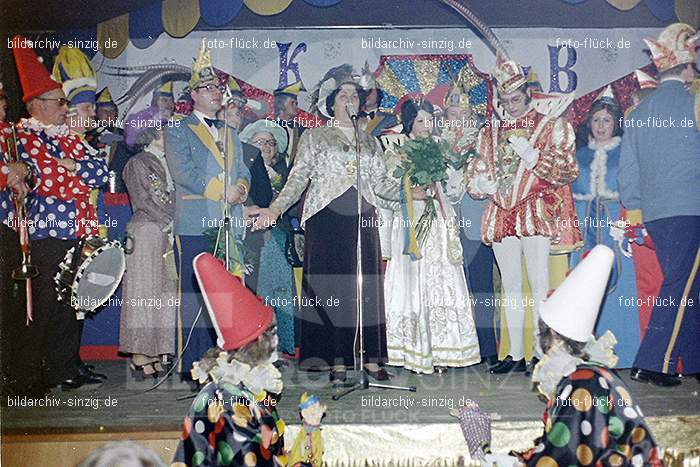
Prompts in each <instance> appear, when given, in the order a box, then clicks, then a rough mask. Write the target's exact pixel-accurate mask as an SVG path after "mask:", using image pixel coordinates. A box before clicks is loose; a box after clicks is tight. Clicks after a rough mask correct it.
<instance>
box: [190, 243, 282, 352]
mask: <svg viewBox="0 0 700 467" xmlns="http://www.w3.org/2000/svg"><path fill="white" fill-rule="evenodd" d="M192 265H193V266H194V274H195V276H196V277H197V282H198V283H199V288H200V289H201V290H202V296H203V297H204V302H205V303H206V305H207V310H209V316H210V317H211V321H212V323H213V324H214V328H215V329H216V335H217V337H218V340H217V344H218V346H219V347H221V348H222V349H224V350H235V349H239V348H241V347H243V346H244V345H246V344H249V343H251V342H253V341H254V340H255V339H257V338H258V336H260V335H261V334H262V333H264V332H265V331H266V330H267V328H269V327H270V324H272V319H273V316H274V315H273V311H272V308H270V307H269V306H266V305H265V304H263V302H262V300H260V298H258V297H256V296H255V294H253V292H251V291H250V290H248V289H247V288H246V287H245V286H244V285H243V283H242V282H241V280H240V279H239V278H238V277H235V276H233V275H231V274H230V273H229V272H228V271H227V270H226V268H225V267H224V264H223V263H222V262H221V261H219V260H217V259H216V258H214V257H213V256H212V255H211V253H200V254H199V255H197V256H196V257H195V258H194V260H192Z"/></svg>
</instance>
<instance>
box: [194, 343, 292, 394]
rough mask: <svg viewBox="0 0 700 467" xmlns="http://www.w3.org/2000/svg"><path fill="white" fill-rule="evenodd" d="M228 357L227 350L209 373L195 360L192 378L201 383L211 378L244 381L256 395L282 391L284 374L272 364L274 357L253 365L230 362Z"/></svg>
mask: <svg viewBox="0 0 700 467" xmlns="http://www.w3.org/2000/svg"><path fill="white" fill-rule="evenodd" d="M228 358H229V355H228V353H227V352H221V353H220V354H219V357H218V358H217V359H216V365H215V366H214V368H212V369H211V370H210V371H209V372H208V373H207V372H206V371H204V370H203V369H202V368H200V366H199V362H194V364H193V365H192V378H193V379H194V380H196V381H198V382H199V383H200V384H205V383H206V382H207V381H209V380H212V381H214V382H215V383H218V382H223V383H230V384H233V385H238V384H240V383H243V385H244V386H245V387H246V388H247V389H248V390H249V391H250V392H252V393H253V394H255V395H258V394H260V393H261V392H263V391H266V392H269V393H274V394H279V393H281V392H282V387H283V383H282V374H281V373H280V372H279V370H278V369H277V368H275V366H274V365H273V364H272V359H271V360H270V361H269V362H267V363H264V364H262V365H258V366H256V367H251V366H250V365H246V364H245V363H241V362H239V361H238V360H232V361H231V362H229V361H228Z"/></svg>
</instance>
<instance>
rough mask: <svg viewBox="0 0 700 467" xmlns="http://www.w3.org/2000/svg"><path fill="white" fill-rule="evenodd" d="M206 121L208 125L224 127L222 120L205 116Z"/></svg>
mask: <svg viewBox="0 0 700 467" xmlns="http://www.w3.org/2000/svg"><path fill="white" fill-rule="evenodd" d="M204 122H205V123H206V124H207V126H210V127H212V126H213V127H215V128H217V129H219V128H223V127H224V122H222V121H221V120H217V119H216V118H207V117H204Z"/></svg>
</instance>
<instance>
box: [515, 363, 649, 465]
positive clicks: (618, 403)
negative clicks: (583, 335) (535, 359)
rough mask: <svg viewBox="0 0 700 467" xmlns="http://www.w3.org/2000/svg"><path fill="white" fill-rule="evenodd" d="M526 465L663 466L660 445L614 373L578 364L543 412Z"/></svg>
mask: <svg viewBox="0 0 700 467" xmlns="http://www.w3.org/2000/svg"><path fill="white" fill-rule="evenodd" d="M544 419H545V420H546V423H545V432H544V435H543V436H542V438H541V440H540V444H539V445H538V446H537V447H536V448H535V449H533V450H532V451H530V452H529V453H528V454H527V455H526V456H525V458H526V462H527V465H528V466H536V467H545V466H547V467H558V466H570V465H580V466H588V465H590V466H596V467H598V466H623V465H625V466H628V465H640V466H641V465H645V466H661V465H662V463H661V461H660V460H659V458H658V452H657V448H656V442H655V441H654V438H653V437H652V434H651V432H650V431H649V427H648V426H647V425H646V423H645V421H644V418H643V416H642V414H641V411H640V409H639V407H638V406H637V405H636V404H635V402H634V399H633V398H632V396H631V394H630V392H629V390H628V389H627V388H626V387H625V384H624V383H623V382H622V380H621V379H620V378H619V377H618V376H617V375H616V374H614V373H613V372H611V371H609V370H607V369H605V368H601V367H597V366H593V365H580V366H579V367H578V368H577V370H576V371H575V372H574V373H572V374H571V375H569V376H568V377H566V378H564V379H563V380H562V381H561V382H560V383H559V387H558V388H557V397H556V399H555V400H553V401H550V403H549V404H548V407H547V411H546V412H545V415H544Z"/></svg>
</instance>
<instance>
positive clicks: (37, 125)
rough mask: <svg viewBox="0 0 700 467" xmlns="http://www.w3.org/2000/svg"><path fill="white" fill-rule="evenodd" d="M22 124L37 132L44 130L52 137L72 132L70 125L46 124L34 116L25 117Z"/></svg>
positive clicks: (20, 122) (21, 121)
mask: <svg viewBox="0 0 700 467" xmlns="http://www.w3.org/2000/svg"><path fill="white" fill-rule="evenodd" d="M19 124H20V126H22V127H24V128H26V129H28V130H31V131H33V132H36V133H41V132H42V131H43V132H44V133H46V135H47V136H49V137H50V138H54V137H56V136H67V135H68V134H69V133H70V130H69V128H68V125H66V124H63V125H46V124H44V123H42V122H40V121H39V120H37V119H36V118H34V117H30V118H23V119H21V120H20V121H19Z"/></svg>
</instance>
